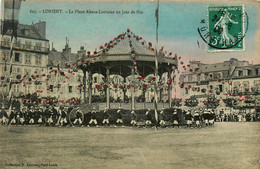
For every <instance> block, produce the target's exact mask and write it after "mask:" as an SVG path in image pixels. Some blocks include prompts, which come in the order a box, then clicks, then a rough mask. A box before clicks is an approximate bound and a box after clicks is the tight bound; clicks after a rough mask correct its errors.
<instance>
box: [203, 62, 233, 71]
mask: <svg viewBox="0 0 260 169" xmlns="http://www.w3.org/2000/svg"><path fill="white" fill-rule="evenodd" d="M229 66H230V65H229V64H228V63H225V62H224V63H214V64H205V65H204V64H203V65H201V66H200V71H201V72H216V71H228V70H229V68H230V67H229Z"/></svg>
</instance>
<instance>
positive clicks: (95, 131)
mask: <svg viewBox="0 0 260 169" xmlns="http://www.w3.org/2000/svg"><path fill="white" fill-rule="evenodd" d="M259 129H260V123H259V122H240V123H239V122H237V123H236V122H222V123H221V122H219V123H216V124H215V126H214V127H212V128H202V129H186V128H180V129H172V128H166V129H159V130H158V131H155V130H154V129H152V128H146V129H143V128H129V127H126V128H80V127H74V128H66V127H65V128H59V127H30V126H23V127H19V126H11V127H10V128H9V127H7V126H0V160H1V161H0V168H15V169H17V168H32V169H34V168H39V167H37V165H39V166H41V165H42V166H41V168H49V169H50V168H53V169H56V168H62V169H63V168H68V169H81V168H82V169H83V168H88V169H92V168H93V169H96V168H109V169H115V168H124V169H126V168H129V169H130V168H140V169H144V168H148V169H151V168H154V169H158V168H182V169H186V168H196V169H198V168H213V169H214V168H216V169H220V168H223V169H224V168H225V169H226V168H230V169H231V168H232V169H233V168H236V169H238V168H246V169H251V168H260V132H259V131H260V130H259ZM23 164H24V166H23V167H22V165H23ZM10 165H16V167H12V166H10ZM44 165H45V166H44ZM46 165H48V166H46ZM17 166H18V167H17ZM19 166H20V167H19ZM43 166H44V167H43Z"/></svg>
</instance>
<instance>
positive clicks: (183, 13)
mask: <svg viewBox="0 0 260 169" xmlns="http://www.w3.org/2000/svg"><path fill="white" fill-rule="evenodd" d="M211 4H212V3H196V2H188V3H185V2H160V8H159V44H158V46H159V47H161V46H164V49H165V50H167V51H168V52H173V53H177V55H178V56H182V58H183V59H184V61H186V62H188V61H189V60H200V61H202V62H203V63H215V62H222V61H225V60H229V59H230V58H237V59H239V60H248V61H249V62H250V63H252V62H253V61H254V63H255V64H260V59H259V58H260V52H259V49H258V48H259V47H258V46H259V45H260V42H259V37H260V35H259V34H260V29H259V25H257V23H258V21H259V6H257V5H255V4H250V3H249V4H245V5H244V8H245V12H247V14H248V17H249V27H248V31H247V33H246V36H245V51H240V52H215V53H210V52H208V50H207V44H206V43H205V42H203V40H202V39H201V37H200V36H199V34H198V31H197V29H198V27H202V24H201V23H200V21H201V20H202V19H207V6H208V5H211ZM215 4H216V3H215ZM222 4H223V3H222ZM233 4H234V3H233ZM217 5H219V4H217ZM45 9H62V10H63V11H68V10H69V9H70V10H72V11H74V10H106V11H107V10H111V11H122V10H125V11H131V10H134V11H137V10H139V11H142V12H143V14H123V15H122V14H75V13H74V14H68V13H65V12H64V13H62V14H54V13H47V14H46V13H42V12H41V13H39V12H38V13H37V14H34V13H31V12H30V10H36V11H42V10H45ZM155 9H156V2H153V1H150V2H149V1H146V2H102V3H101V2H76V3H75V2H74V3H72V2H50V1H46V2H41V1H37V2H33V1H29V0H28V1H25V2H22V6H21V11H20V16H19V17H20V21H19V22H20V23H23V24H31V23H32V22H34V23H36V22H38V21H39V20H41V21H46V24H47V32H46V34H47V39H49V41H50V44H51V43H52V42H53V43H54V47H55V48H56V49H57V50H59V51H61V50H62V49H63V48H64V45H65V39H66V37H68V38H69V45H70V47H71V48H72V51H73V52H76V51H77V50H78V49H79V48H80V46H84V47H85V49H86V50H89V51H94V50H95V48H99V46H100V45H103V44H104V43H106V42H108V41H110V40H112V39H113V38H114V37H116V36H117V35H118V34H120V33H123V32H125V31H126V29H127V28H129V29H130V30H131V31H133V32H134V33H135V34H137V35H139V36H142V37H143V39H145V40H146V41H147V42H149V41H151V42H152V43H153V44H154V43H155V42H156V40H155V32H156V29H155V28H156V19H155ZM257 37H258V38H257ZM197 42H199V46H200V47H199V46H198V44H197ZM257 47H258V48H257Z"/></svg>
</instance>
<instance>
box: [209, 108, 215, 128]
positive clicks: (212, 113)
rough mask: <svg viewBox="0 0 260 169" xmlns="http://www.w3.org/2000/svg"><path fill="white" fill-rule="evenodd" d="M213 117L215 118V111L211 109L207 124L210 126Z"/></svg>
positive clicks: (212, 122) (212, 123)
mask: <svg viewBox="0 0 260 169" xmlns="http://www.w3.org/2000/svg"><path fill="white" fill-rule="evenodd" d="M214 118H215V113H214V112H213V111H212V110H211V111H210V113H209V125H210V126H213V125H214Z"/></svg>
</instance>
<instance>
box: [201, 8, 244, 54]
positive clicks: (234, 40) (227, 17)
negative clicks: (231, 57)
mask: <svg viewBox="0 0 260 169" xmlns="http://www.w3.org/2000/svg"><path fill="white" fill-rule="evenodd" d="M207 12H208V13H207V26H204V27H201V28H199V29H198V31H199V34H200V36H201V37H202V39H203V40H204V41H205V42H206V43H207V44H208V51H209V52H217V51H243V50H244V49H245V42H244V37H245V33H246V31H247V29H248V17H247V14H246V13H244V6H243V5H237V6H225V5H223V6H208V8H207ZM245 25H246V27H245ZM203 32H204V33H203Z"/></svg>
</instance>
